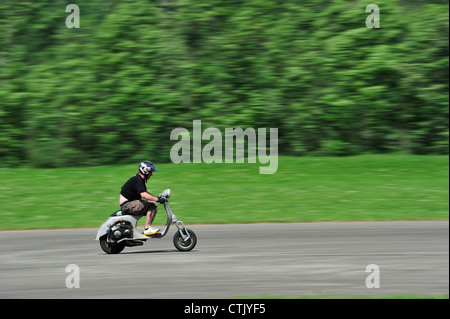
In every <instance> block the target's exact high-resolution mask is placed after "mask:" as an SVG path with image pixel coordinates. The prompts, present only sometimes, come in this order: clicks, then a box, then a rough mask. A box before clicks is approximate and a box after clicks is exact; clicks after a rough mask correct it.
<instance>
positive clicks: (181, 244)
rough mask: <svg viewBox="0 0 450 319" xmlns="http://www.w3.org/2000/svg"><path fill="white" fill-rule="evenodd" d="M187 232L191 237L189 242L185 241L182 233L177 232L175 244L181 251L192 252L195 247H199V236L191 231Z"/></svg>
mask: <svg viewBox="0 0 450 319" xmlns="http://www.w3.org/2000/svg"><path fill="white" fill-rule="evenodd" d="M186 230H187V231H188V233H189V236H190V238H189V239H188V240H187V241H183V237H181V234H180V231H177V232H176V233H175V235H174V236H173V244H174V245H175V247H176V248H177V249H178V250H179V251H190V250H192V249H194V247H195V245H197V236H196V235H195V233H194V232H193V231H192V230H191V229H188V228H186Z"/></svg>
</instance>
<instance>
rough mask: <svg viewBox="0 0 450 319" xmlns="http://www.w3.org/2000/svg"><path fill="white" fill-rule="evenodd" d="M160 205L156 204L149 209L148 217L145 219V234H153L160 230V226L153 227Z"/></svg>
mask: <svg viewBox="0 0 450 319" xmlns="http://www.w3.org/2000/svg"><path fill="white" fill-rule="evenodd" d="M157 210H158V206H157V205H156V204H155V205H154V206H152V207H151V208H150V209H149V210H148V211H147V218H146V219H145V230H144V235H147V236H149V235H153V234H155V233H157V232H158V231H159V229H158V228H154V227H152V223H153V220H154V219H155V216H156V212H157Z"/></svg>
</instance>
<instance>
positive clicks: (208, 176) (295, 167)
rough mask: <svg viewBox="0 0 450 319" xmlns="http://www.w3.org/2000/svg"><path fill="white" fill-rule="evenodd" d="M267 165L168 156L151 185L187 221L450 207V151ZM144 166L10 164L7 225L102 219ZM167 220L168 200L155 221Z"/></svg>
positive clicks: (406, 212)
mask: <svg viewBox="0 0 450 319" xmlns="http://www.w3.org/2000/svg"><path fill="white" fill-rule="evenodd" d="M260 166H261V164H259V163H256V164H248V163H244V164H178V165H176V164H159V165H158V168H159V170H160V172H159V173H156V174H154V175H153V177H152V179H151V180H150V181H149V183H148V184H147V187H148V189H149V190H150V191H151V192H152V193H153V194H155V195H157V194H158V193H159V192H161V191H162V190H163V189H165V188H171V189H172V194H173V197H172V199H171V208H172V210H173V212H174V213H175V214H176V215H177V217H178V218H179V219H180V220H182V221H183V222H184V223H185V224H193V223H255V222H312V221H360V220H421V219H445V220H448V217H449V157H448V156H414V155H360V156H353V157H280V158H279V165H278V171H277V173H276V174H273V175H260V174H259V167H260ZM136 172H137V165H136V164H130V165H117V166H98V167H81V168H58V169H31V168H14V169H8V168H1V169H0V215H1V217H2V222H1V224H0V229H2V230H7V229H33V228H66V227H97V226H99V225H100V224H101V223H102V222H103V221H104V220H105V219H106V218H107V216H108V215H109V214H111V213H112V212H114V211H115V210H117V209H118V195H119V192H120V187H121V186H122V184H123V183H124V182H125V181H126V180H127V179H128V178H129V177H130V176H132V175H134V174H135V173H136ZM143 222H144V221H143V219H142V220H141V221H140V222H139V224H140V225H142V224H143ZM164 222H165V212H164V209H162V208H161V210H160V211H159V213H158V216H157V218H156V221H155V224H163V223H164Z"/></svg>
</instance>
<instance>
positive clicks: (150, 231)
mask: <svg viewBox="0 0 450 319" xmlns="http://www.w3.org/2000/svg"><path fill="white" fill-rule="evenodd" d="M157 232H159V228H153V227H152V226H150V227H149V228H147V229H146V230H144V233H143V234H144V235H145V236H150V235H154V234H156V233H157Z"/></svg>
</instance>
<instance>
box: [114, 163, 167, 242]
mask: <svg viewBox="0 0 450 319" xmlns="http://www.w3.org/2000/svg"><path fill="white" fill-rule="evenodd" d="M153 172H158V169H157V168H156V166H155V164H153V163H152V162H150V161H143V162H141V163H140V164H139V172H138V174H136V175H134V176H133V177H131V178H130V179H129V180H128V181H127V182H126V183H125V184H124V185H123V186H122V190H121V192H120V197H119V204H120V209H121V211H122V213H124V214H131V215H144V214H147V218H146V220H145V230H144V235H146V236H149V235H153V234H156V233H157V232H158V231H159V229H158V228H154V227H152V226H151V225H152V223H153V220H154V219H155V216H156V212H157V210H158V205H157V204H156V203H157V202H159V203H164V198H158V197H156V196H154V195H152V194H150V193H149V192H148V191H147V187H146V185H145V184H146V183H147V180H148V179H149V178H150V177H151V176H152V174H153Z"/></svg>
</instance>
